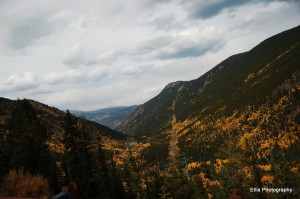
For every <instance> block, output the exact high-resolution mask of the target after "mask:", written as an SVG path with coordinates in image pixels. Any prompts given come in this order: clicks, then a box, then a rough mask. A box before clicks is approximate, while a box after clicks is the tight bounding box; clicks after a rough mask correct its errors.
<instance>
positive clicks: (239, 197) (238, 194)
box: [229, 189, 244, 199]
mask: <svg viewBox="0 0 300 199" xmlns="http://www.w3.org/2000/svg"><path fill="white" fill-rule="evenodd" d="M231 193H232V194H231V196H230V197H229V199H244V197H243V194H242V191H241V190H240V189H232V191H231Z"/></svg>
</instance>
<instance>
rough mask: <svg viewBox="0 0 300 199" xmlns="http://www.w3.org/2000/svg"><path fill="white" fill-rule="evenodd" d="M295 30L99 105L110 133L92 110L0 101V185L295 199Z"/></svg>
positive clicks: (298, 184) (299, 178) (298, 75)
mask: <svg viewBox="0 0 300 199" xmlns="http://www.w3.org/2000/svg"><path fill="white" fill-rule="evenodd" d="M299 35H300V26H298V27H295V28H293V29H290V30H287V31H284V32H282V33H280V34H277V35H275V36H273V37H270V38H268V39H266V40H265V41H263V42H261V43H260V44H258V45H257V46H256V47H254V48H253V49H251V50H250V51H248V52H243V53H240V54H237V55H233V56H231V57H229V58H227V59H225V60H224V61H222V62H221V63H219V64H218V65H216V66H215V67H214V68H213V69H211V70H210V71H208V72H207V73H205V74H204V75H203V76H201V77H199V78H197V79H194V80H191V81H177V82H173V83H169V84H168V85H167V86H166V87H165V88H164V89H163V90H162V91H161V92H160V93H159V94H158V95H157V96H155V97H154V98H152V99H150V100H149V101H147V102H145V103H144V104H141V105H139V106H132V107H131V106H130V107H125V108H124V107H122V108H120V107H119V108H116V109H114V110H107V109H106V110H102V112H104V114H103V115H105V114H107V115H109V117H111V118H113V122H111V121H112V120H110V122H109V123H110V125H112V126H110V127H111V128H114V129H115V130H112V129H110V128H109V127H106V126H104V125H101V124H99V123H96V122H95V121H96V120H97V118H98V119H99V117H100V116H99V115H98V113H99V111H98V112H97V113H96V112H93V113H83V112H78V111H77V112H75V111H73V112H72V111H71V112H70V111H66V112H64V111H61V110H59V109H57V108H54V107H50V106H48V105H45V104H42V103H39V102H36V101H33V100H29V99H22V100H20V99H18V100H9V99H6V98H0V138H1V139H0V157H1V160H2V161H1V163H0V180H1V184H2V187H3V189H5V190H6V194H11V195H13V193H12V192H14V191H15V190H14V191H11V189H9V188H11V187H10V182H11V181H12V180H14V183H17V182H16V181H18V180H16V179H17V178H18V177H15V178H14V179H13V176H18V175H24V176H26V175H27V174H28V175H27V177H28V176H29V177H30V176H31V177H36V178H38V177H41V178H42V179H44V181H42V182H43V183H44V184H46V185H47V186H46V185H45V187H47V188H45V189H46V191H44V192H43V193H44V194H45V197H48V198H49V197H50V196H53V195H55V194H58V193H59V192H60V191H61V189H60V188H61V187H63V186H66V185H68V184H69V183H70V182H76V184H77V186H78V194H79V195H80V198H128V199H129V198H130V199H131V198H151V199H152V198H153V199H155V198H168V199H169V198H174V199H175V198H178V199H184V198H186V199H190V198H195V199H201V198H205V199H212V198H217V199H224V198H229V197H230V196H231V194H232V192H233V190H235V191H236V190H238V192H239V193H242V194H243V196H244V198H253V199H256V198H257V199H264V198H266V199H273V198H274V199H275V198H287V197H288V198H299V197H300V156H299V154H300V144H299V143H300V134H299V132H300V71H299V65H300V59H299V55H300V36H299ZM121 109H122V110H121ZM116 110H117V114H116V115H117V116H116V117H114V116H112V115H113V114H112V113H113V112H114V111H116ZM105 111H108V112H105ZM122 111H123V112H122ZM100 112H101V111H100ZM72 113H74V114H75V115H77V116H75V115H73V114H72ZM93 114H96V115H97V116H95V115H93ZM91 115H93V117H91V118H92V119H91V118H89V117H90V116H91ZM103 115H102V116H103ZM78 116H86V119H85V118H83V117H78ZM119 116H120V117H119ZM121 116H122V117H121ZM88 119H89V120H88ZM102 119H103V118H102ZM90 120H92V121H90ZM102 121H103V120H102ZM97 122H100V123H101V121H100V120H99V121H98V120H97ZM106 124H107V123H106ZM119 124H120V125H119ZM49 168H51V169H50V170H49ZM26 172H27V173H26ZM41 178H38V179H41ZM37 183H38V182H37ZM24 186H25V185H24ZM25 187H26V186H25ZM253 187H260V188H289V189H292V192H291V193H289V195H288V196H287V195H286V194H283V193H278V194H273V193H268V192H260V193H256V192H252V191H250V190H251V188H253ZM26 188H27V189H29V188H30V187H29V185H27V187H26ZM24 189H25V188H24ZM29 195H30V193H29ZM25 196H26V195H25V194H24V195H23V197H25ZM26 197H28V195H27V196H26ZM31 197H35V196H31Z"/></svg>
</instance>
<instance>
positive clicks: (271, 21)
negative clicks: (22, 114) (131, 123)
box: [0, 0, 300, 110]
mask: <svg viewBox="0 0 300 199" xmlns="http://www.w3.org/2000/svg"><path fill="white" fill-rule="evenodd" d="M299 2H300V1H298V0H285V1H284V0H281V1H279V0H278V1H271V0H234V1H233V0H209V1H208V0H130V1H125V0H86V1H82V0H26V1H24V0H0V96H1V97H6V98H10V99H17V98H21V99H22V98H30V99H34V100H37V101H40V102H43V103H46V104H49V105H51V106H56V107H58V108H60V109H67V108H68V109H77V110H94V109H98V108H103V107H109V106H118V105H132V104H140V103H143V102H145V101H147V100H149V99H151V98H152V97H154V96H155V95H157V94H158V93H159V92H160V91H161V90H162V89H163V87H164V86H165V85H166V84H167V83H169V82H173V81H178V80H191V79H195V78H198V77H199V76H201V75H202V74H204V73H205V72H207V71H208V70H209V69H211V68H212V67H213V66H215V65H216V64H218V63H219V62H220V61H222V60H224V59H225V58H227V57H228V56H230V55H233V54H236V53H240V52H244V51H248V50H250V49H251V48H252V47H254V46H255V45H257V44H258V43H260V42H261V41H262V40H264V39H266V38H268V37H270V36H272V35H274V34H277V33H279V32H282V31H284V30H287V29H290V28H292V27H295V26H297V25H300V24H299V22H300V3H299Z"/></svg>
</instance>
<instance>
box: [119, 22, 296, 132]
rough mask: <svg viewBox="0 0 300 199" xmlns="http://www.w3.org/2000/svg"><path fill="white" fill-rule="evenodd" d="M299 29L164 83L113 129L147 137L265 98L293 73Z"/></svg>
mask: <svg viewBox="0 0 300 199" xmlns="http://www.w3.org/2000/svg"><path fill="white" fill-rule="evenodd" d="M299 55H300V27H299V26H298V27H296V28H293V29H291V30H288V31H284V32H282V33H280V34H277V35H275V36H273V37H270V38H269V39H266V40H265V41H263V42H262V43H260V44H259V45H257V46H256V47H254V48H253V49H251V50H250V51H248V52H244V53H240V54H236V55H233V56H231V57H229V58H227V59H226V60H224V61H222V62H221V63H220V64H218V65H217V66H215V67H214V68H213V69H211V70H210V71H208V72H207V73H206V74H204V75H203V76H201V77H199V78H198V79H195V80H191V81H178V82H173V83H170V84H168V85H167V86H166V87H165V88H164V89H163V90H162V91H161V92H160V93H159V95H157V96H156V97H154V98H152V99H151V100H149V101H148V102H146V103H144V104H143V105H141V106H139V107H138V108H137V110H136V111H135V112H134V113H133V114H132V115H131V116H130V117H129V118H128V119H127V120H126V121H124V122H123V123H122V124H121V125H120V126H119V127H118V128H117V129H118V130H119V131H122V132H125V133H130V132H132V133H133V134H135V135H141V134H143V135H150V134H151V133H154V134H155V133H160V132H163V131H166V130H169V129H171V128H172V120H174V118H176V123H184V122H186V123H187V124H188V125H189V126H192V123H195V122H197V121H199V120H201V118H204V117H205V116H207V115H209V114H215V113H217V112H218V111H220V110H222V113H223V114H225V115H230V114H232V112H233V111H234V110H235V109H241V108H243V107H246V106H247V105H253V104H257V103H260V102H262V101H264V100H265V98H266V97H267V96H269V95H272V91H273V90H274V89H275V88H276V87H277V86H279V85H280V84H282V83H283V82H284V81H285V80H287V79H288V78H290V77H291V75H292V74H293V73H295V72H296V71H299V65H300V59H299Z"/></svg>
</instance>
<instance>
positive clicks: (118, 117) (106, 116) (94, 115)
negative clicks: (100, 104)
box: [71, 105, 137, 129]
mask: <svg viewBox="0 0 300 199" xmlns="http://www.w3.org/2000/svg"><path fill="white" fill-rule="evenodd" d="M136 107H137V105H133V106H118V107H110V108H103V109H99V110H95V111H77V110H76V111H75V110H73V111H71V112H72V113H73V114H75V115H76V116H82V117H85V118H86V119H88V120H90V121H94V122H97V123H99V124H102V125H105V126H108V127H109V128H112V129H115V128H117V127H118V126H119V125H120V124H121V123H122V122H123V121H124V120H125V119H127V118H128V117H129V115H131V114H132V113H133V112H134V111H135V110H136Z"/></svg>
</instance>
